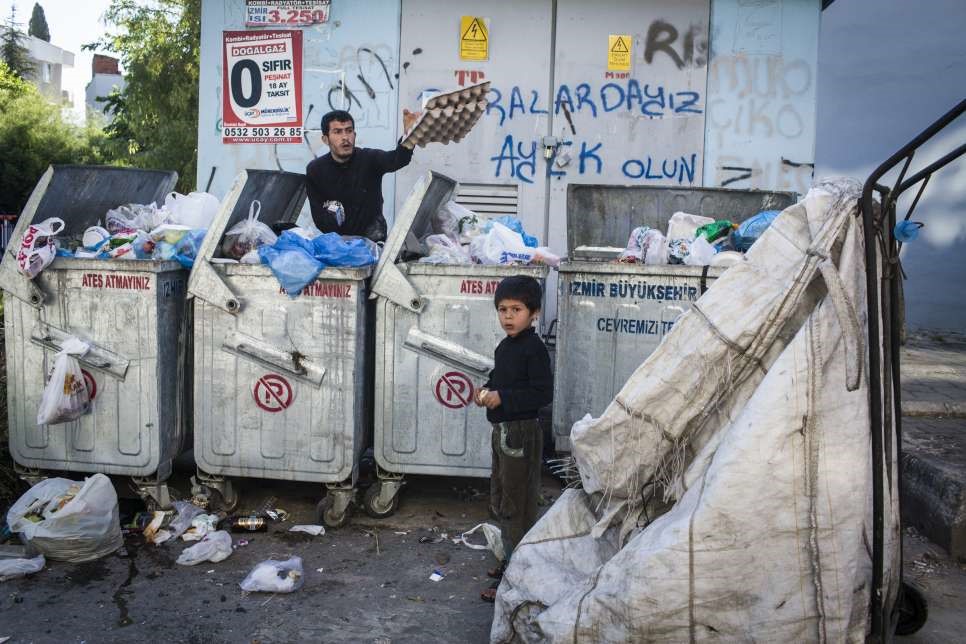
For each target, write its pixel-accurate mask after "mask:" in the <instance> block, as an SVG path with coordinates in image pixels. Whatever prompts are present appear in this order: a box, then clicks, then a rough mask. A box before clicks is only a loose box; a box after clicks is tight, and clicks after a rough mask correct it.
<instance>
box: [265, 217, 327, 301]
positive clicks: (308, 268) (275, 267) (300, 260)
mask: <svg viewBox="0 0 966 644" xmlns="http://www.w3.org/2000/svg"><path fill="white" fill-rule="evenodd" d="M285 232H288V231H285ZM282 235H283V236H284V235H285V233H282ZM258 256H259V257H261V258H262V263H263V264H268V266H269V268H271V269H272V273H273V274H274V275H275V278H276V279H277V280H278V283H279V284H280V285H281V287H282V289H283V290H284V291H285V293H286V294H288V296H289V297H293V298H294V297H297V296H298V294H299V293H301V292H302V289H303V288H305V287H306V286H308V285H309V284H311V283H312V282H314V281H315V278H316V277H318V276H319V273H321V272H322V269H323V268H324V267H323V266H322V263H321V262H319V261H317V260H316V259H315V258H314V257H312V256H311V255H309V254H308V253H306V252H305V251H304V250H302V249H300V248H290V249H283V250H278V249H277V248H275V247H273V246H262V247H261V248H259V249H258Z"/></svg>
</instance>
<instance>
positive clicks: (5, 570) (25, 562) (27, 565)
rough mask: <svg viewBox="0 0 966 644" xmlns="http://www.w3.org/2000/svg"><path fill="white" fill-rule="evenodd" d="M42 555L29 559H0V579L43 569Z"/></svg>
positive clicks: (22, 575) (16, 576)
mask: <svg viewBox="0 0 966 644" xmlns="http://www.w3.org/2000/svg"><path fill="white" fill-rule="evenodd" d="M46 563H47V562H46V560H45V559H44V556H43V555H37V556H36V557H33V558H31V559H0V581H7V580H9V579H16V578H18V577H26V576H27V575H32V574H34V573H35V572H40V571H41V570H43V569H44V564H46Z"/></svg>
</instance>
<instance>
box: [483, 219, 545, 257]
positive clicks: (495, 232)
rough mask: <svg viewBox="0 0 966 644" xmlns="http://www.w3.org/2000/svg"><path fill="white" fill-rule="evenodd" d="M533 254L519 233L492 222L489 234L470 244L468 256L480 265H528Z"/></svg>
mask: <svg viewBox="0 0 966 644" xmlns="http://www.w3.org/2000/svg"><path fill="white" fill-rule="evenodd" d="M534 254H535V253H534V249H533V248H531V247H529V246H527V245H526V244H524V243H523V238H522V237H521V236H520V233H518V232H515V231H513V230H510V229H509V228H507V227H506V226H504V225H503V224H501V223H499V222H497V221H494V222H492V224H491V226H490V230H489V232H487V233H485V234H483V235H479V236H477V237H474V238H473V240H472V241H471V242H470V256H471V257H472V258H473V260H474V261H476V262H478V263H480V264H490V265H493V264H529V263H530V262H531V260H533V257H534Z"/></svg>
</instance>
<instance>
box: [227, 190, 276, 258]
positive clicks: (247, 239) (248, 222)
mask: <svg viewBox="0 0 966 644" xmlns="http://www.w3.org/2000/svg"><path fill="white" fill-rule="evenodd" d="M261 211H262V204H261V202H260V201H258V200H257V199H256V200H254V201H252V203H251V205H250V206H249V207H248V218H247V219H245V220H244V221H240V222H238V223H237V224H235V225H234V226H232V227H231V230H229V231H228V232H227V233H225V240H224V241H223V242H222V244H221V252H222V254H223V255H224V256H225V257H230V258H232V259H241V258H242V257H244V256H245V255H247V254H248V253H250V252H251V251H253V250H257V249H258V247H259V246H262V245H265V244H267V245H269V246H271V245H272V244H274V243H275V242H276V241H278V236H277V235H276V234H275V233H273V232H272V229H271V228H269V227H268V226H266V225H265V224H263V223H262V222H260V221H258V215H259V213H260V212H261Z"/></svg>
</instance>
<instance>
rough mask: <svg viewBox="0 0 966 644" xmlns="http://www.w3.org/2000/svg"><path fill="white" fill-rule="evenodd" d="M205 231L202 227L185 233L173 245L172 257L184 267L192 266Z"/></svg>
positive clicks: (203, 239)
mask: <svg viewBox="0 0 966 644" xmlns="http://www.w3.org/2000/svg"><path fill="white" fill-rule="evenodd" d="M207 232H208V231H207V230H205V229H204V228H197V229H195V230H189V231H188V232H187V233H185V235H184V237H182V238H181V240H180V241H179V242H178V243H177V244H175V246H174V259H176V260H177V261H178V263H179V264H181V265H182V266H184V267H185V268H189V269H190V268H191V267H192V266H194V265H195V258H196V257H198V251H199V250H201V243H202V242H203V241H205V234H207ZM162 243H163V242H162Z"/></svg>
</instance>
